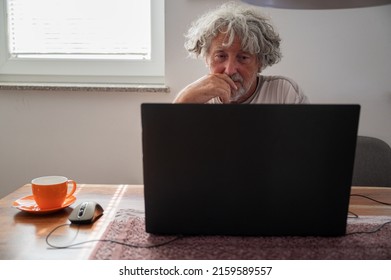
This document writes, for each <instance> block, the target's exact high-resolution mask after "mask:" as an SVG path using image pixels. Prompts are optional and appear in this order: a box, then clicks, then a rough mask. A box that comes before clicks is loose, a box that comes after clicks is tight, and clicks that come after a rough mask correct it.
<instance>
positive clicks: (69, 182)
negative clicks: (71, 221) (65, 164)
mask: <svg viewBox="0 0 391 280" xmlns="http://www.w3.org/2000/svg"><path fill="white" fill-rule="evenodd" d="M67 184H68V186H69V184H72V190H71V191H70V192H69V193H68V194H67V196H66V197H65V198H68V197H70V196H71V195H73V193H74V192H75V191H76V182H75V181H73V180H68V181H67Z"/></svg>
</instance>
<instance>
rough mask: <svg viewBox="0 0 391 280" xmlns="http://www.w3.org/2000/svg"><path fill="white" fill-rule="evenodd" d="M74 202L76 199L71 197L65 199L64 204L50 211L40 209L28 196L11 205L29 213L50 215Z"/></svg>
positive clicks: (32, 198)
mask: <svg viewBox="0 0 391 280" xmlns="http://www.w3.org/2000/svg"><path fill="white" fill-rule="evenodd" d="M75 200H76V197H74V196H73V195H72V196H70V197H68V198H67V199H65V201H64V203H63V204H62V205H61V206H60V207H57V208H51V209H40V208H39V206H38V205H37V203H36V202H35V200H34V197H33V196H32V195H29V196H25V197H22V198H19V199H18V200H15V201H14V202H13V203H12V206H13V207H15V208H18V209H19V210H22V211H26V212H29V213H50V212H55V211H59V210H61V209H64V208H66V207H68V206H69V205H71V204H72V203H73V202H75Z"/></svg>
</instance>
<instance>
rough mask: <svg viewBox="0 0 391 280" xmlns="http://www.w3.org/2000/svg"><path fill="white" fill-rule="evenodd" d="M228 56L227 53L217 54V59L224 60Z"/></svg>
mask: <svg viewBox="0 0 391 280" xmlns="http://www.w3.org/2000/svg"><path fill="white" fill-rule="evenodd" d="M226 57H227V56H226V55H225V54H216V55H215V59H216V60H218V61H221V60H224V59H225V58H226Z"/></svg>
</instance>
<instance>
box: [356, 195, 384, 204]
mask: <svg viewBox="0 0 391 280" xmlns="http://www.w3.org/2000/svg"><path fill="white" fill-rule="evenodd" d="M350 196H357V197H362V198H366V199H369V200H372V201H374V202H376V203H380V204H383V205H388V206H391V203H389V202H384V201H380V200H377V199H374V198H371V197H369V196H366V195H363V194H351V195H350Z"/></svg>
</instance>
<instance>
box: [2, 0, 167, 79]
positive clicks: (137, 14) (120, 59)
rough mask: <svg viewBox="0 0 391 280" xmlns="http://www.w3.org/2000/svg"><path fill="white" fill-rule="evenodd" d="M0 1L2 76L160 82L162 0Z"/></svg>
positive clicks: (161, 63) (162, 73) (162, 63)
mask: <svg viewBox="0 0 391 280" xmlns="http://www.w3.org/2000/svg"><path fill="white" fill-rule="evenodd" d="M0 3H1V8H2V9H1V10H0V16H1V18H0V20H2V21H4V22H1V25H0V26H1V27H0V81H2V82H61V83H64V82H65V83H66V82H70V83H103V84H105V83H125V84H126V83H129V84H131V83H163V82H164V78H163V76H164V1H162V0H110V1H106V0H34V1H31V0H0Z"/></svg>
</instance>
